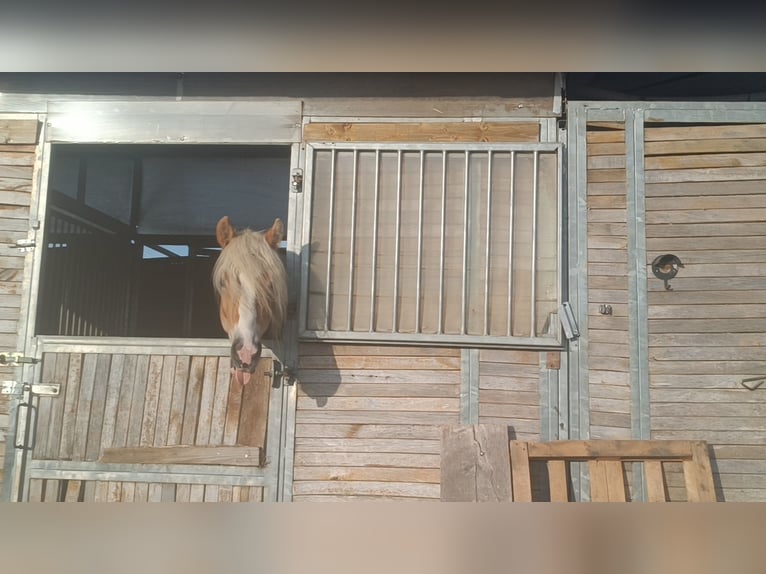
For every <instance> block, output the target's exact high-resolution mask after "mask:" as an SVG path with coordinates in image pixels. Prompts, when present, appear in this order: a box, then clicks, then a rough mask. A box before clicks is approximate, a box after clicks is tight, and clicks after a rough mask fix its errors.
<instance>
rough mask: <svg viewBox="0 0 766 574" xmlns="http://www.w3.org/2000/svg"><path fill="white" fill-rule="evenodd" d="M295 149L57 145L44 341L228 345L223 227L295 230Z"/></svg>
mask: <svg viewBox="0 0 766 574" xmlns="http://www.w3.org/2000/svg"><path fill="white" fill-rule="evenodd" d="M289 174H290V148H289V147H287V146H199V145H185V146H166V145H117V144H114V145H100V146H91V145H87V146H86V145H55V146H53V148H52V156H51V163H50V173H49V177H48V199H47V209H46V221H45V240H44V241H45V249H44V254H43V260H42V272H41V280H40V292H39V299H38V312H37V326H36V332H37V334H38V335H68V336H115V337H118V336H130V337H181V338H217V337H223V336H225V333H224V331H223V329H222V328H221V326H220V323H219V321H218V304H217V301H216V297H215V293H214V291H213V287H212V282H211V273H212V269H213V265H214V263H215V260H216V258H217V256H218V253H219V247H218V245H217V243H216V240H215V225H216V223H217V221H218V220H219V219H220V217H222V216H224V215H228V216H229V217H230V219H231V222H232V224H233V225H234V227H235V228H238V229H241V228H245V227H250V228H252V229H266V228H268V227H270V226H271V224H272V223H273V221H274V218H275V217H280V218H281V219H282V220H283V221H284V222H285V223H286V222H287V209H288V208H287V205H288V186H289V177H290V176H289Z"/></svg>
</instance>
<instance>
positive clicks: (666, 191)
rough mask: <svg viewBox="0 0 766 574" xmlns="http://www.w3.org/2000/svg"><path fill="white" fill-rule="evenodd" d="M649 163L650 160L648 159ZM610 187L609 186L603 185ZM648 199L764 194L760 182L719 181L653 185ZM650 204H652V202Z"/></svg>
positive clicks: (647, 188) (649, 186)
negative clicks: (722, 183) (724, 182)
mask: <svg viewBox="0 0 766 574" xmlns="http://www.w3.org/2000/svg"><path fill="white" fill-rule="evenodd" d="M647 161H648V158H647ZM603 185H608V184H603ZM644 189H645V192H646V197H647V199H648V198H658V197H687V196H695V197H697V196H705V195H740V196H741V195H758V194H760V193H762V190H763V182H761V181H758V180H744V181H729V182H727V183H726V185H721V183H720V182H717V181H697V182H677V183H652V184H649V185H647V186H646V187H645V188H644ZM648 203H651V202H650V201H649V202H648Z"/></svg>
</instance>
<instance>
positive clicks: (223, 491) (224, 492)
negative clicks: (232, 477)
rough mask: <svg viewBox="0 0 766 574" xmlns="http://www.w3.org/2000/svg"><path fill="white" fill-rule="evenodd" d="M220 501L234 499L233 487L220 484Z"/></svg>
mask: <svg viewBox="0 0 766 574" xmlns="http://www.w3.org/2000/svg"><path fill="white" fill-rule="evenodd" d="M218 501H219V502H231V501H232V487H231V486H220V487H218Z"/></svg>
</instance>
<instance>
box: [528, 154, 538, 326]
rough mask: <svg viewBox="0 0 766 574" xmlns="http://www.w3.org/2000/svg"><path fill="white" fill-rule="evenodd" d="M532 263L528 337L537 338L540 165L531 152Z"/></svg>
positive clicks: (536, 155) (536, 156)
mask: <svg viewBox="0 0 766 574" xmlns="http://www.w3.org/2000/svg"><path fill="white" fill-rule="evenodd" d="M532 158H533V161H532V261H531V278H530V280H531V285H532V287H531V289H532V293H531V295H530V297H531V299H532V301H531V309H530V327H529V336H530V337H535V336H537V309H536V302H537V284H536V283H537V277H536V275H537V192H538V189H537V187H538V174H537V172H538V170H539V164H540V157H539V152H537V151H534V152H532Z"/></svg>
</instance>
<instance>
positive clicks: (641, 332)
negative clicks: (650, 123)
mask: <svg viewBox="0 0 766 574" xmlns="http://www.w3.org/2000/svg"><path fill="white" fill-rule="evenodd" d="M625 153H626V158H625V160H626V166H627V173H626V178H627V184H628V185H627V220H628V330H629V331H630V361H629V365H630V389H631V409H630V410H631V430H632V433H631V434H632V436H633V438H636V439H640V440H647V439H649V438H651V437H650V435H651V432H650V425H651V421H650V415H649V356H648V354H649V342H648V337H649V335H648V325H649V312H648V303H647V294H646V223H645V214H646V206H645V196H644V111H643V110H642V109H633V110H631V111H630V113H629V114H628V115H627V117H626V118H625ZM636 470H637V471H636V472H635V475H634V481H635V482H634V486H633V488H634V492H635V493H636V494H635V497H636V498H637V499H638V500H645V499H646V489H645V484H644V476H643V474H642V473H641V472H639V470H640V469H636Z"/></svg>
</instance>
